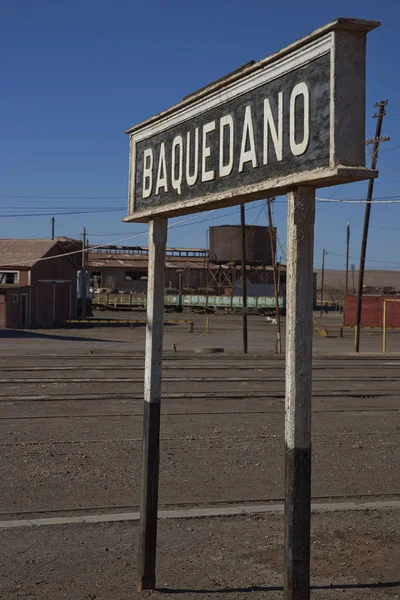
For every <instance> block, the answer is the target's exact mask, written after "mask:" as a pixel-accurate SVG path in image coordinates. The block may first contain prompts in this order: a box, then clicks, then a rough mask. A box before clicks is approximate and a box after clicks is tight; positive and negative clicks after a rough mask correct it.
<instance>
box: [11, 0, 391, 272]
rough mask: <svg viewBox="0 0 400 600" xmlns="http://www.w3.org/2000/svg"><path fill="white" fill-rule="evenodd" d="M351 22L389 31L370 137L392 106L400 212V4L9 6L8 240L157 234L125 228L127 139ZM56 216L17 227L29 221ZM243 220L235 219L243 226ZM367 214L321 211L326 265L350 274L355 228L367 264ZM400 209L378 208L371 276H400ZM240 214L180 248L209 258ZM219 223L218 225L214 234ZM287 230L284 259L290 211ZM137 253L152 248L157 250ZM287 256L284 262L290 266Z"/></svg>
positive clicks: (384, 156)
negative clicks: (292, 46)
mask: <svg viewBox="0 0 400 600" xmlns="http://www.w3.org/2000/svg"><path fill="white" fill-rule="evenodd" d="M338 16H353V17H358V18H364V19H373V20H380V21H381V22H382V26H381V28H379V29H378V30H375V31H373V32H372V33H371V34H369V38H368V56H367V61H368V62H367V74H368V79H367V135H368V136H372V135H373V134H374V128H375V120H373V119H372V118H371V117H372V114H373V113H374V107H373V105H374V103H375V102H376V101H378V100H381V99H385V98H388V99H389V106H388V109H387V115H388V116H387V117H385V121H384V126H383V133H387V134H389V135H390V137H391V140H390V142H387V143H386V144H384V145H383V146H382V152H381V154H380V160H379V171H380V179H379V181H378V184H377V185H376V187H375V196H377V197H378V196H379V197H382V196H396V197H398V198H400V169H399V157H400V80H399V77H398V64H399V58H400V57H399V46H398V23H399V19H400V3H398V2H389V3H382V4H379V3H377V2H373V1H372V0H363V1H361V0H346V2H344V1H342V0H339V1H337V2H335V3H328V2H321V0H311V1H308V2H307V1H304V2H298V1H294V0H288V1H287V2H285V3H283V2H281V3H272V2H266V1H265V0H247V1H246V2H243V1H237V0H229V1H228V0H213V1H210V0H203V1H202V2H201V3H198V2H188V1H187V0H186V1H184V0H169V1H168V2H166V1H165V0H164V1H160V0H157V1H154V0H149V1H147V2H142V1H138V0H130V1H128V0H115V1H114V2H110V0H80V1H77V0H68V2H66V1H63V2H62V1H58V2H54V0H35V2H32V0H18V2H9V3H3V4H2V9H1V24H0V46H1V47H0V52H1V56H2V59H1V73H2V83H3V85H2V93H1V95H0V123H1V136H0V236H2V237H48V236H49V234H50V216H51V213H57V212H63V211H64V212H66V211H70V212H74V210H84V209H87V210H88V211H89V210H92V211H94V210H99V209H110V210H111V209H112V212H106V213H99V212H98V213H95V212H92V213H90V214H78V215H72V214H70V215H58V216H57V215H56V234H57V235H69V236H75V237H76V236H78V235H79V234H80V232H81V231H82V229H83V227H84V226H86V228H87V230H88V237H89V241H90V242H91V243H94V242H95V243H105V242H108V241H109V242H111V241H114V240H117V239H121V238H124V237H127V236H130V235H134V234H136V233H140V232H143V231H145V229H146V227H145V226H144V225H143V224H124V223H122V222H121V220H122V218H123V217H124V216H125V214H126V203H127V201H126V196H127V176H128V136H126V135H124V130H125V129H127V128H128V127H130V126H132V125H134V124H136V123H138V122H140V121H142V120H143V119H145V118H147V117H150V116H152V115H154V114H156V113H158V112H160V111H161V110H163V109H165V108H167V107H169V106H170V105H172V104H175V103H176V102H178V101H179V100H181V99H182V98H183V96H184V95H186V94H188V93H190V92H191V91H194V90H196V89H198V88H200V87H202V86H203V85H205V84H207V83H209V82H211V81H213V80H215V79H217V78H219V77H221V76H223V75H224V74H226V73H228V72H229V71H232V70H233V69H235V68H237V67H238V66H240V65H242V64H243V63H245V62H247V61H249V60H252V59H255V60H259V59H261V58H263V57H265V56H268V55H269V54H271V53H272V52H274V51H276V50H279V49H280V48H282V47H283V46H285V45H287V44H289V43H291V42H293V41H295V40H296V39H298V38H299V37H302V36H304V35H306V34H307V33H309V32H311V31H312V30H314V29H316V28H318V27H319V26H321V25H323V24H325V23H327V22H329V21H331V20H333V19H335V18H337V17H338ZM365 193H366V184H364V183H358V184H352V185H347V186H342V187H341V188H327V189H324V190H318V196H320V197H332V196H333V195H335V197H336V198H363V197H365ZM21 213H22V214H26V215H27V214H33V213H35V214H36V213H49V214H42V215H37V216H24V217H18V218H15V217H10V216H6V215H15V214H21ZM232 213H233V214H232ZM363 215H364V206H361V205H351V204H332V203H329V204H322V203H319V204H318V205H317V220H316V229H315V265H316V266H319V263H320V262H321V254H322V250H323V248H326V249H327V250H328V256H327V258H326V264H327V266H328V267H331V268H342V267H343V266H344V258H343V257H342V256H337V254H339V255H340V254H343V253H344V243H345V242H344V240H345V229H346V225H347V221H348V220H349V219H350V220H351V223H352V239H351V256H353V257H354V259H352V260H351V262H354V263H355V264H356V265H357V264H358V259H357V257H358V256H359V247H360V239H361V232H362V224H363ZM399 215H400V204H390V205H380V206H374V207H373V208H372V216H371V230H370V238H369V245H368V259H369V262H368V267H369V268H388V269H389V268H393V269H400V255H399V232H400V219H399ZM238 217H239V210H238V208H231V209H226V210H225V211H218V212H215V213H212V214H211V215H202V216H199V217H198V219H194V220H193V221H190V222H188V223H187V225H186V224H185V226H181V227H176V228H173V227H171V228H170V233H169V240H168V242H169V244H170V245H182V246H204V243H205V232H206V229H207V227H208V226H210V225H212V224H213V223H214V224H224V223H236V222H238ZM206 219H208V220H207V221H205V220H206ZM274 219H275V224H276V225H277V227H278V234H279V238H280V242H281V245H282V248H283V250H285V241H286V203H285V197H280V198H278V199H277V202H276V204H275V206H274ZM247 221H248V223H259V224H265V222H266V220H265V211H264V209H263V204H262V203H261V202H256V203H251V204H248V205H247ZM125 243H126V244H129V243H132V244H143V245H144V244H146V243H147V239H146V236H143V237H139V238H137V239H134V240H132V241H126V242H125ZM280 255H282V252H280Z"/></svg>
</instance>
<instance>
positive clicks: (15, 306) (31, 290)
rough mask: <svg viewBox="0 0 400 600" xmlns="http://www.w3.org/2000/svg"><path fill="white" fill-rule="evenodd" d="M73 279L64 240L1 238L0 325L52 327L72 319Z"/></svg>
mask: <svg viewBox="0 0 400 600" xmlns="http://www.w3.org/2000/svg"><path fill="white" fill-rule="evenodd" d="M76 280H77V266H76V264H74V262H73V260H71V259H70V258H69V257H68V256H65V246H64V244H63V242H61V241H59V240H37V239H36V240H34V239H27V240H25V239H0V328H4V327H10V328H32V329H34V328H38V327H54V326H56V325H59V324H60V323H61V322H62V321H64V320H65V319H71V318H74V317H75V316H76Z"/></svg>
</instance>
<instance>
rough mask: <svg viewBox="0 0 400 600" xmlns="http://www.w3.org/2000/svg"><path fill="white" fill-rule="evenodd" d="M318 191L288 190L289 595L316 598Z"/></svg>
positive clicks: (286, 595)
mask: <svg viewBox="0 0 400 600" xmlns="http://www.w3.org/2000/svg"><path fill="white" fill-rule="evenodd" d="M314 219H315V190H314V189H312V188H296V189H295V190H294V191H292V192H290V193H289V194H288V226H287V232H288V233H287V246H288V252H287V288H286V290H287V291H286V296H287V317H286V401H285V402H286V406H285V415H286V416H285V540H284V598H285V600H309V598H310V521H311V392H312V335H313V321H312V318H313V294H312V289H313V253H314Z"/></svg>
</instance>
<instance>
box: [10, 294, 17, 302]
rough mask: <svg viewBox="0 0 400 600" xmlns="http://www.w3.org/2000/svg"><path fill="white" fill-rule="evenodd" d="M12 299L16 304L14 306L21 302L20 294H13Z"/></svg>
mask: <svg viewBox="0 0 400 600" xmlns="http://www.w3.org/2000/svg"><path fill="white" fill-rule="evenodd" d="M11 299H12V301H13V302H14V304H18V301H19V296H18V294H12V296H11Z"/></svg>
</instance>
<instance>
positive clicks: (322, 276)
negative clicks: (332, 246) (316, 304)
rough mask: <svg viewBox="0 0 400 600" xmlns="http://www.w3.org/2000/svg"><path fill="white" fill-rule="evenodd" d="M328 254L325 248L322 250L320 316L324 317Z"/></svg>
mask: <svg viewBox="0 0 400 600" xmlns="http://www.w3.org/2000/svg"><path fill="white" fill-rule="evenodd" d="M326 254H328V253H327V251H326V250H325V248H324V249H323V250H322V272H321V306H320V313H319V314H320V317H322V305H323V302H324V277H325V255H326Z"/></svg>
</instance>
